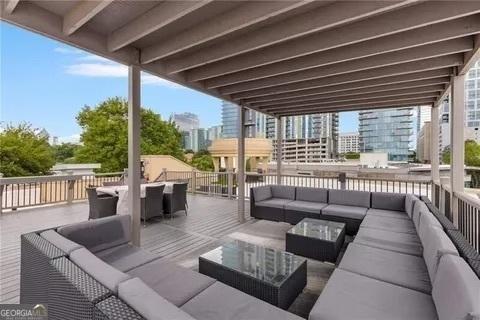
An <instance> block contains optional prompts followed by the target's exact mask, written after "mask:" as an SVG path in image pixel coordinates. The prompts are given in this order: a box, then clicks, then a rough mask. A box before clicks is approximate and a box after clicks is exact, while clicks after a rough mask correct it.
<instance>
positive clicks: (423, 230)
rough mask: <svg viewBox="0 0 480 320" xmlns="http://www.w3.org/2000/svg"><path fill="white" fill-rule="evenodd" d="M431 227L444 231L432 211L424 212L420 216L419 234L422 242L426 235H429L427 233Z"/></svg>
mask: <svg viewBox="0 0 480 320" xmlns="http://www.w3.org/2000/svg"><path fill="white" fill-rule="evenodd" d="M430 227H437V228H439V229H443V227H442V225H441V224H440V222H438V220H437V218H435V216H434V215H433V214H432V213H431V212H430V211H424V212H422V214H421V215H420V225H419V228H418V232H417V233H418V236H419V237H420V240H422V242H423V238H424V237H425V235H426V234H428V232H427V231H428V228H430Z"/></svg>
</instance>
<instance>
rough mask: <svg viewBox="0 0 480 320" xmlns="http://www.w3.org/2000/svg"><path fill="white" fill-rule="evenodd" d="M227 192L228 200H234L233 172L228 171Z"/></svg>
mask: <svg viewBox="0 0 480 320" xmlns="http://www.w3.org/2000/svg"><path fill="white" fill-rule="evenodd" d="M227 192H228V198H229V199H232V197H233V171H232V170H230V169H229V170H227Z"/></svg>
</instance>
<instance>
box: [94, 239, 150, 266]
mask: <svg viewBox="0 0 480 320" xmlns="http://www.w3.org/2000/svg"><path fill="white" fill-rule="evenodd" d="M95 255H96V256H97V257H99V258H100V259H102V260H103V261H105V262H106V263H108V264H109V265H111V266H112V267H115V268H117V269H118V270H120V271H123V272H126V271H129V270H131V269H133V268H136V267H139V266H141V265H143V264H145V263H148V262H150V261H153V260H155V259H158V258H159V256H158V255H155V254H153V253H150V252H148V251H146V250H144V249H142V248H139V247H136V246H133V245H131V244H129V243H127V244H123V245H121V246H117V247H113V248H109V249H105V250H102V251H99V252H96V253H95Z"/></svg>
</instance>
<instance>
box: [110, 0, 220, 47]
mask: <svg viewBox="0 0 480 320" xmlns="http://www.w3.org/2000/svg"><path fill="white" fill-rule="evenodd" d="M210 2H212V0H201V1H200V0H198V1H163V2H161V3H160V4H159V5H157V6H155V7H154V8H152V9H150V10H148V11H147V12H146V13H144V14H143V15H142V16H140V17H138V18H136V19H135V20H133V21H131V22H129V23H127V24H126V25H124V26H123V27H121V28H119V29H117V30H115V31H114V32H112V33H111V34H110V35H109V36H108V39H107V43H108V49H109V50H110V51H115V50H118V49H120V48H123V47H125V46H127V45H129V44H131V43H132V42H135V41H136V40H138V39H140V38H143V37H145V36H147V35H149V34H151V33H152V32H154V31H157V30H159V29H161V28H163V27H165V26H166V25H168V24H170V23H172V22H174V21H176V20H178V19H180V18H182V17H184V16H185V15H187V14H189V13H191V12H193V11H195V10H198V9H199V8H201V7H203V6H205V5H207V4H209V3H210Z"/></svg>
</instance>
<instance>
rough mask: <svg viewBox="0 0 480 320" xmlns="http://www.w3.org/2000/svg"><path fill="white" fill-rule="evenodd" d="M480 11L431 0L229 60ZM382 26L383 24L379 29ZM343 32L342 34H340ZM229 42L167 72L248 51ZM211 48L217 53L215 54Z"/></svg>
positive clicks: (320, 46)
mask: <svg viewBox="0 0 480 320" xmlns="http://www.w3.org/2000/svg"><path fill="white" fill-rule="evenodd" d="M340 3H341V2H340ZM360 3H361V2H360ZM386 3H388V2H386ZM336 5H338V4H336ZM357 5H358V4H356V5H355V6H352V5H351V3H348V6H349V8H350V9H352V7H356V6H357ZM478 12H480V2H478V1H471V2H462V5H459V4H458V3H457V2H456V1H428V2H424V3H421V4H418V5H414V6H409V7H407V8H403V9H400V10H395V11H393V12H389V13H385V14H382V15H378V16H376V17H374V18H370V19H364V20H362V21H359V22H356V23H350V24H348V25H346V26H343V27H338V28H332V29H329V30H327V31H323V32H316V33H314V34H311V35H308V36H305V37H301V38H298V39H294V40H291V41H287V42H283V43H279V44H275V45H270V46H269V47H267V48H263V49H261V50H256V51H255V52H249V53H245V54H242V55H241V56H239V57H236V58H235V59H232V60H231V61H226V62H228V63H232V64H233V63H234V64H235V65H236V68H237V70H243V69H248V68H253V67H258V66H262V65H266V64H270V63H274V62H278V61H282V60H287V59H292V58H296V57H300V56H303V55H307V54H312V53H315V52H320V51H324V50H328V49H333V48H338V47H342V46H346V45H350V44H354V43H359V42H362V41H366V40H371V39H375V38H379V37H384V36H387V35H390V34H394V33H398V32H404V31H408V30H412V29H415V28H420V27H424V26H427V25H430V24H435V23H440V22H443V21H447V20H453V19H456V18H460V17H464V16H469V15H473V14H475V13H478ZM318 21H321V20H318ZM285 24H286V23H285ZM286 25H288V24H286ZM378 26H382V27H381V28H379V27H378ZM288 27H290V28H292V27H293V26H292V25H288ZM339 34H341V35H342V36H341V37H339V36H338V35H339ZM253 36H255V37H257V38H259V39H262V37H261V36H260V33H259V32H255V33H253ZM262 40H263V39H262ZM225 45H226V46H228V48H229V51H228V52H229V53H230V55H228V54H225V53H224V52H222V50H221V48H219V47H220V45H219V44H216V45H215V46H212V48H211V49H210V48H208V49H206V50H197V51H195V52H192V53H191V54H188V55H185V56H183V57H179V58H174V59H166V60H165V68H166V71H167V72H168V73H177V72H180V71H185V70H188V69H192V68H195V67H198V66H201V65H204V64H207V63H211V62H213V61H217V60H221V59H225V58H226V57H228V56H230V57H231V56H234V55H238V54H240V53H242V52H245V50H242V46H241V45H236V43H234V41H233V40H229V41H226V43H225ZM209 50H213V51H214V52H217V53H216V54H212V53H211V51H209ZM214 56H216V58H214Z"/></svg>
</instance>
